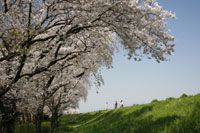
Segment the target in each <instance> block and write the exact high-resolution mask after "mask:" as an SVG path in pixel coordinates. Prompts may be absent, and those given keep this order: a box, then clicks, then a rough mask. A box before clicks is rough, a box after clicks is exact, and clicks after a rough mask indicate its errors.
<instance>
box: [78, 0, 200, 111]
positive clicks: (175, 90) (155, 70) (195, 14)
mask: <svg viewBox="0 0 200 133" xmlns="http://www.w3.org/2000/svg"><path fill="white" fill-rule="evenodd" d="M158 2H159V4H160V5H162V6H163V8H164V9H166V10H169V11H172V12H175V13H176V16H177V19H176V20H168V28H169V29H171V34H172V35H174V36H175V38H176V41H175V44H176V47H175V53H174V56H171V57H169V59H170V61H167V62H161V63H157V62H156V61H155V60H147V59H143V61H141V62H134V61H133V60H128V59H127V57H126V56H124V55H125V53H126V52H125V51H123V50H121V51H120V52H119V53H116V54H115V56H114V61H113V66H114V68H113V69H109V70H106V69H103V70H102V74H103V77H104V81H105V85H104V86H102V87H101V88H100V90H99V92H100V93H99V94H97V93H96V88H95V87H92V88H91V90H89V94H88V98H87V101H86V102H83V101H81V102H80V107H79V111H80V112H88V111H95V110H102V109H104V107H105V103H106V102H108V106H109V108H110V109H112V108H113V107H114V102H115V101H118V102H119V101H120V100H123V101H124V104H125V106H131V105H133V104H143V103H149V102H151V101H152V100H154V99H158V100H164V99H166V98H167V97H179V96H181V95H182V94H183V93H185V94H188V95H194V94H197V93H200V14H199V13H200V7H199V5H200V0H158Z"/></svg>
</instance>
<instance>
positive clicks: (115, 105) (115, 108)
mask: <svg viewBox="0 0 200 133" xmlns="http://www.w3.org/2000/svg"><path fill="white" fill-rule="evenodd" d="M117 105H118V103H117V101H115V109H116V108H117Z"/></svg>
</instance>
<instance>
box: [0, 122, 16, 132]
mask: <svg viewBox="0 0 200 133" xmlns="http://www.w3.org/2000/svg"><path fill="white" fill-rule="evenodd" d="M2 126H3V130H2V133H14V132H15V120H14V119H10V120H8V121H2Z"/></svg>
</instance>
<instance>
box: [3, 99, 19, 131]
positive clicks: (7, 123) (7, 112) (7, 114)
mask: <svg viewBox="0 0 200 133" xmlns="http://www.w3.org/2000/svg"><path fill="white" fill-rule="evenodd" d="M0 112H1V114H2V120H1V126H0V132H1V133H14V132H15V118H16V115H15V112H13V110H12V109H10V108H6V107H5V106H4V104H3V102H2V101H1V100H0Z"/></svg>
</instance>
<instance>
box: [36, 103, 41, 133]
mask: <svg viewBox="0 0 200 133" xmlns="http://www.w3.org/2000/svg"><path fill="white" fill-rule="evenodd" d="M42 120H43V106H40V107H39V108H38V110H37V114H36V116H35V121H34V123H35V129H36V131H35V132H36V133H41V132H42V128H41V127H42Z"/></svg>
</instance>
